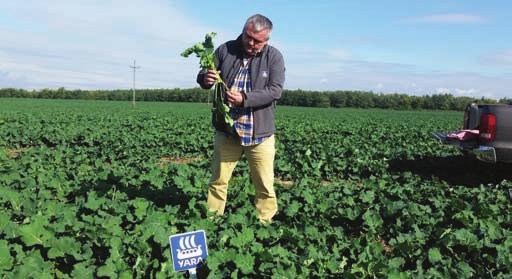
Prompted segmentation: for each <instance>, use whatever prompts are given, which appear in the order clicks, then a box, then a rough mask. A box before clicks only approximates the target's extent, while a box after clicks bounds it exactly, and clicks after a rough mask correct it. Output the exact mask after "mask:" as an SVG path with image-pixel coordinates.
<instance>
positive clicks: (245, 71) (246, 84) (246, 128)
mask: <svg viewBox="0 0 512 279" xmlns="http://www.w3.org/2000/svg"><path fill="white" fill-rule="evenodd" d="M249 73H250V70H249V59H246V58H244V60H243V64H242V65H241V66H240V70H239V71H238V74H237V75H236V77H235V80H234V82H233V84H232V85H231V86H230V88H231V92H235V93H239V94H241V92H250V91H251V88H252V86H251V78H250V74H249ZM229 113H230V114H231V118H233V120H234V127H233V128H234V129H235V131H236V133H237V134H238V135H239V136H240V143H241V144H242V146H251V145H256V144H259V143H262V142H263V141H264V140H265V139H266V138H268V137H261V138H254V117H253V112H252V108H239V107H231V108H230V110H229Z"/></svg>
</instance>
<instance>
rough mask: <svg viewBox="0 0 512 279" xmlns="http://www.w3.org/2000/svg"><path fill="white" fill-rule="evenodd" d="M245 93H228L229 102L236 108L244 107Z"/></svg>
mask: <svg viewBox="0 0 512 279" xmlns="http://www.w3.org/2000/svg"><path fill="white" fill-rule="evenodd" d="M242 94H243V93H238V92H231V91H228V92H226V97H227V98H228V102H230V103H231V104H233V105H234V106H236V107H242V106H243V105H244V96H243V95H242Z"/></svg>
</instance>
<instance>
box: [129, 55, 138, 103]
mask: <svg viewBox="0 0 512 279" xmlns="http://www.w3.org/2000/svg"><path fill="white" fill-rule="evenodd" d="M130 68H132V69H133V87H132V92H133V97H132V107H135V70H137V69H140V66H137V65H136V62H135V60H133V66H132V65H130Z"/></svg>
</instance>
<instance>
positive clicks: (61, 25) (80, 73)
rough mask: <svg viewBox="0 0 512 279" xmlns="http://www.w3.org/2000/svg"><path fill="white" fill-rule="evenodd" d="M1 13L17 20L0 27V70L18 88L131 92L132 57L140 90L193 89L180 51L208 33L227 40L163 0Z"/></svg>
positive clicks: (31, 6)
mask: <svg viewBox="0 0 512 279" xmlns="http://www.w3.org/2000/svg"><path fill="white" fill-rule="evenodd" d="M4 13H5V14H6V15H9V16H12V18H15V19H16V21H15V22H12V23H11V24H10V25H8V26H3V27H2V28H1V29H0V37H1V38H2V40H1V41H0V71H7V72H9V73H10V75H9V76H8V78H10V79H14V78H16V79H17V80H18V81H19V80H24V81H25V83H24V84H23V86H20V87H24V88H41V87H51V88H55V87H61V86H64V87H68V88H75V87H80V88H84V89H92V88H105V87H106V88H125V87H130V86H131V78H132V75H131V71H130V69H129V67H128V66H129V64H130V63H133V59H137V62H138V64H140V65H141V66H142V68H141V70H140V71H139V72H138V73H137V77H138V80H140V81H138V82H137V83H138V84H139V86H140V87H148V88H154V87H171V88H172V87H192V86H195V74H196V72H197V70H198V63H197V62H198V61H197V59H195V58H190V59H185V58H183V57H181V56H179V54H180V53H181V51H183V50H184V49H185V48H187V47H189V46H190V45H192V44H194V43H196V42H198V41H201V40H202V39H203V36H204V34H206V33H207V32H211V31H213V30H216V31H217V32H218V34H219V38H216V40H215V41H216V42H222V41H223V40H225V39H226V38H228V37H232V36H233V34H232V33H230V32H226V31H223V30H221V29H219V28H212V27H208V26H204V25H201V24H200V23H198V22H196V21H195V20H193V19H190V18H187V17H186V16H184V15H183V14H182V13H181V12H180V11H179V10H178V9H177V8H176V7H174V6H173V4H172V3H171V2H168V1H164V0H154V1H141V0H127V1H119V0H115V1H94V2H91V1H65V0H54V1H52V2H51V4H49V3H47V2H44V3H43V2H41V1H35V0H31V1H30V0H29V1H25V2H23V3H22V4H19V3H17V2H15V1H9V2H7V1H5V2H2V3H0V16H2V14H4ZM4 79H6V78H5V77H4ZM4 84H5V83H2V86H3V85H4Z"/></svg>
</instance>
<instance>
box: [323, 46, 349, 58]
mask: <svg viewBox="0 0 512 279" xmlns="http://www.w3.org/2000/svg"><path fill="white" fill-rule="evenodd" d="M326 54H327V57H328V58H330V59H339V60H346V59H349V58H350V56H351V55H350V53H349V52H348V51H347V50H345V49H329V50H327V51H326Z"/></svg>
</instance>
